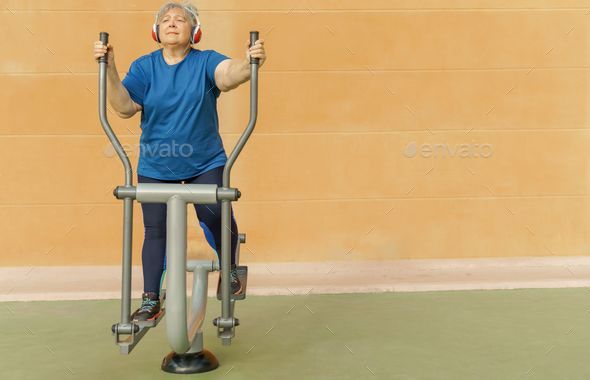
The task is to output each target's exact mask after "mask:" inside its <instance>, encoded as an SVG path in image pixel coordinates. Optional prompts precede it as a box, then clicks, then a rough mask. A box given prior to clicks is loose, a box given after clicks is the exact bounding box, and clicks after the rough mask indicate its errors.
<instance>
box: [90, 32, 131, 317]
mask: <svg viewBox="0 0 590 380" xmlns="http://www.w3.org/2000/svg"><path fill="white" fill-rule="evenodd" d="M100 41H101V42H102V43H103V44H105V45H106V44H108V42H109V34H108V33H105V32H101V33H100ZM106 104H107V58H106V56H105V57H102V58H100V59H99V72H98V115H99V118H100V123H101V125H102V128H103V130H104V132H105V134H106V135H107V137H108V138H109V141H110V142H111V144H112V145H113V148H115V151H116V152H117V155H118V156H119V159H120V160H121V162H122V163H123V167H124V169H125V186H132V185H133V169H132V168H131V163H130V162H129V158H128V157H127V154H126V153H125V150H124V149H123V147H122V146H121V143H120V142H119V140H118V139H117V136H116V135H115V133H114V132H113V129H112V128H111V126H110V124H109V121H108V119H107V105H106ZM132 232H133V199H131V198H125V200H124V202H123V268H122V272H123V273H122V283H123V284H122V287H121V324H129V323H130V314H131V244H132V241H133V234H132Z"/></svg>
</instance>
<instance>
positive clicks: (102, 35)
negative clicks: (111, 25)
mask: <svg viewBox="0 0 590 380" xmlns="http://www.w3.org/2000/svg"><path fill="white" fill-rule="evenodd" d="M100 42H102V44H103V45H104V46H107V44H108V43H109V34H108V33H107V32H100ZM107 54H108V53H107ZM106 61H107V56H106V54H105V55H104V56H102V57H100V58H99V60H98V63H103V62H106Z"/></svg>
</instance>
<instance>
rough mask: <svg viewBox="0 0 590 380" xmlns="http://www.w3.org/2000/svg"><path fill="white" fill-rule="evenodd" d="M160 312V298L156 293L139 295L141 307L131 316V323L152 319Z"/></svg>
mask: <svg viewBox="0 0 590 380" xmlns="http://www.w3.org/2000/svg"><path fill="white" fill-rule="evenodd" d="M159 312H160V298H159V297H158V295H157V294H156V293H153V292H148V293H143V294H142V295H141V306H140V307H139V309H137V310H135V312H134V313H133V314H131V319H132V320H133V321H147V320H150V319H154V318H155V317H156V316H157V315H158V313H159Z"/></svg>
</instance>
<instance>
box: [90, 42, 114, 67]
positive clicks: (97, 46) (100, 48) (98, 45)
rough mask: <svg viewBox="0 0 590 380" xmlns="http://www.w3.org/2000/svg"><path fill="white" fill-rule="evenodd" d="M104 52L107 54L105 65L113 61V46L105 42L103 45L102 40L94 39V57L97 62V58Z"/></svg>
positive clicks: (103, 54)
mask: <svg viewBox="0 0 590 380" xmlns="http://www.w3.org/2000/svg"><path fill="white" fill-rule="evenodd" d="M105 54H106V55H107V65H109V64H111V63H113V62H114V61H115V52H114V51H113V46H112V45H111V44H107V46H105V45H104V44H103V43H102V42H100V41H95V42H94V59H95V60H96V61H97V62H98V59H99V58H101V57H104V56H105Z"/></svg>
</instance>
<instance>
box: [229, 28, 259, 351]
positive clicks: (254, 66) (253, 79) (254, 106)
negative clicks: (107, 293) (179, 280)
mask: <svg viewBox="0 0 590 380" xmlns="http://www.w3.org/2000/svg"><path fill="white" fill-rule="evenodd" d="M258 37H259V35H258V32H250V45H253V44H254V42H256V40H258ZM258 64H259V62H258V59H257V58H251V59H250V119H249V121H248V126H247V127H246V130H245V131H244V133H242V136H240V139H239V140H238V142H237V144H236V146H235V147H234V149H233V150H232V152H231V154H230V155H229V157H228V159H227V162H226V164H225V167H224V168H223V188H229V187H230V174H231V169H232V167H233V165H234V162H235V161H236V159H237V158H238V155H239V154H240V152H241V151H242V149H243V148H244V145H246V142H247V141H248V139H249V138H250V135H251V134H252V132H253V131H254V126H255V125H256V119H257V117H258ZM230 205H231V203H230V201H228V200H222V201H221V268H222V271H221V320H222V321H229V320H232V319H233V308H232V307H231V299H230V274H229V270H227V269H228V268H229V267H230V265H231V234H232V231H231V206H230ZM236 264H237V263H236ZM232 330H233V329H232V328H224V331H225V333H226V334H225V336H224V337H222V341H223V344H229V343H230V339H231V335H232V334H231V332H232Z"/></svg>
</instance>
